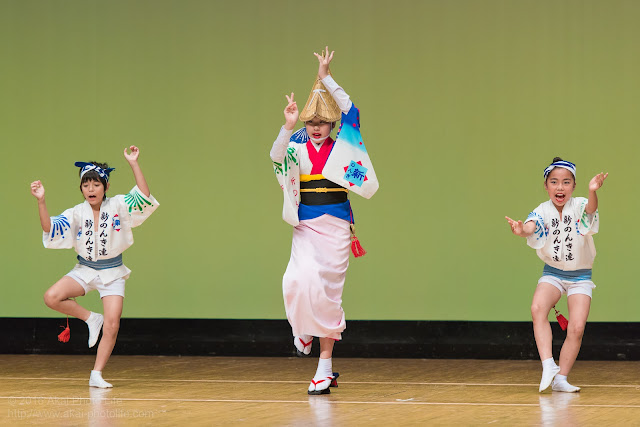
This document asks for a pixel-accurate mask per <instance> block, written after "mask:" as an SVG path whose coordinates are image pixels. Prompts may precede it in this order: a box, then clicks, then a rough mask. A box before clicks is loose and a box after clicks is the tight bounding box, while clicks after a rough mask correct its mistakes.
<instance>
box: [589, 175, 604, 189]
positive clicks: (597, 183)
mask: <svg viewBox="0 0 640 427" xmlns="http://www.w3.org/2000/svg"><path fill="white" fill-rule="evenodd" d="M608 176H609V173H608V172H607V173H602V172H600V173H599V174H598V175H596V176H594V177H593V178H591V181H589V191H597V190H598V189H599V188H600V187H602V184H604V180H605V179H607V177H608Z"/></svg>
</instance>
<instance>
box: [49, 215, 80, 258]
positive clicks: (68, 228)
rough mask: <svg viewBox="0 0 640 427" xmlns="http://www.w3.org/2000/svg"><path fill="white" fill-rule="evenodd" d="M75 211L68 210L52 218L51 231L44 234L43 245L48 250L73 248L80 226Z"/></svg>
mask: <svg viewBox="0 0 640 427" xmlns="http://www.w3.org/2000/svg"><path fill="white" fill-rule="evenodd" d="M74 209H75V208H71V209H67V210H66V211H64V212H62V213H61V214H60V215H57V216H52V217H51V230H49V232H48V233H46V232H43V233H42V244H43V245H44V247H45V248H48V249H70V248H73V246H74V243H75V239H76V231H74V230H77V229H78V224H76V220H75V215H74Z"/></svg>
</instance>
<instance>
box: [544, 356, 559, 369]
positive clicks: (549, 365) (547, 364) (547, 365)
mask: <svg viewBox="0 0 640 427" xmlns="http://www.w3.org/2000/svg"><path fill="white" fill-rule="evenodd" d="M556 366H558V365H556V362H555V361H554V360H553V357H550V358H548V359H545V360H543V361H542V369H549V368H554V367H556Z"/></svg>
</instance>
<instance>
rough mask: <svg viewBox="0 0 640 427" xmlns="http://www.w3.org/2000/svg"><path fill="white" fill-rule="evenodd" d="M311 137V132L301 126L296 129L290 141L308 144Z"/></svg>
mask: <svg viewBox="0 0 640 427" xmlns="http://www.w3.org/2000/svg"><path fill="white" fill-rule="evenodd" d="M309 139H310V138H309V134H308V133H307V128H300V129H298V130H297V131H295V133H294V134H293V135H291V138H290V139H289V141H293V142H295V143H296V144H306V143H307V141H308V140H309Z"/></svg>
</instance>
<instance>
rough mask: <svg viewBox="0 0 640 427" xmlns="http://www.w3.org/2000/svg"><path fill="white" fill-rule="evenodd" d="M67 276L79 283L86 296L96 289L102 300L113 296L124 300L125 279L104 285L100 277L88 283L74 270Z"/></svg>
mask: <svg viewBox="0 0 640 427" xmlns="http://www.w3.org/2000/svg"><path fill="white" fill-rule="evenodd" d="M65 276H69V277H71V278H72V279H73V280H75V281H76V282H78V283H79V284H80V286H82V288H83V289H84V294H85V295H86V294H87V293H88V292H90V291H92V290H94V289H96V290H97V291H98V292H99V293H100V298H103V297H108V296H111V295H118V296H121V297H122V298H124V278H120V279H116V280H114V281H113V282H109V283H107V284H104V283H102V280H100V276H96V278H95V279H93V280H92V281H90V282H89V283H87V282H85V281H84V280H82V279H81V278H80V277H78V275H76V274H75V273H74V272H73V270H72V271H70V272H69V273H67V274H66V275H65Z"/></svg>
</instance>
